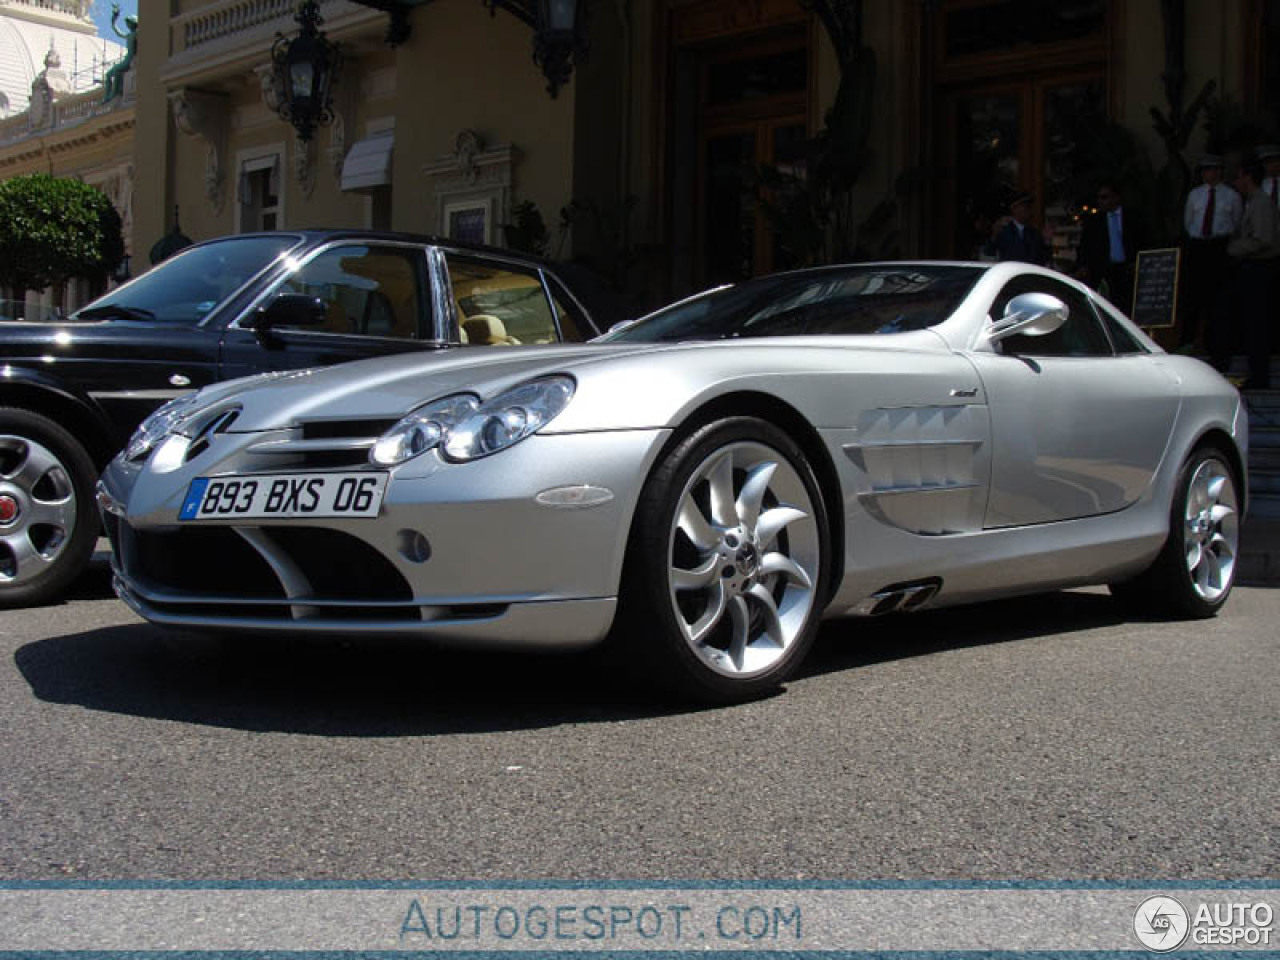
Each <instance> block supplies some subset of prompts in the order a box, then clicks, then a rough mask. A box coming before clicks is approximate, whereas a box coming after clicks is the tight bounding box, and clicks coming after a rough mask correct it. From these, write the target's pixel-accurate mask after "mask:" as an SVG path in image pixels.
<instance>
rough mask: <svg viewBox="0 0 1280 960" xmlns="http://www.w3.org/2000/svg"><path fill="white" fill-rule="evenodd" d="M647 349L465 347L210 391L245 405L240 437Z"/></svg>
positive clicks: (368, 415) (266, 377)
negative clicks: (242, 434)
mask: <svg viewBox="0 0 1280 960" xmlns="http://www.w3.org/2000/svg"><path fill="white" fill-rule="evenodd" d="M651 349H652V346H651V345H648V344H629V345H625V346H624V345H621V344H619V345H617V346H606V345H599V346H596V345H590V346H588V345H585V344H573V345H561V346H548V347H519V348H506V347H486V348H479V347H476V348H459V349H456V350H446V351H439V352H433V353H404V354H397V355H395V356H391V357H378V358H375V359H371V360H359V361H356V362H353V363H342V364H337V365H336V366H331V367H315V368H312V369H309V370H293V371H288V372H280V373H271V374H261V375H258V376H253V377H246V378H244V379H242V380H232V381H227V382H225V383H221V384H217V385H215V386H212V387H207V388H206V389H205V390H204V391H203V392H202V397H204V398H205V399H206V400H208V401H221V400H234V402H235V403H237V404H239V405H240V406H241V408H242V412H241V414H240V416H239V417H238V418H237V420H236V424H235V432H246V431H255V430H268V429H273V428H276V427H280V426H285V425H287V424H292V423H297V422H299V421H304V420H316V419H325V420H327V419H343V420H346V419H349V420H366V419H378V418H385V417H399V416H402V415H403V414H405V413H407V412H408V411H410V410H412V409H414V408H415V407H418V406H421V405H422V404H424V403H427V402H428V401H431V400H434V399H437V398H439V397H443V396H447V395H448V394H452V393H463V392H472V393H476V394H479V395H480V396H481V397H488V396H492V395H493V394H495V393H498V392H499V391H501V390H503V389H504V388H506V387H508V386H510V385H512V384H516V383H519V382H521V381H524V380H527V379H530V378H532V377H536V376H538V375H539V374H545V373H560V372H565V371H569V370H572V369H573V368H575V367H577V366H579V365H580V364H582V363H586V362H590V361H592V360H598V359H601V358H604V357H607V356H613V355H617V354H621V353H626V352H636V351H643V350H651Z"/></svg>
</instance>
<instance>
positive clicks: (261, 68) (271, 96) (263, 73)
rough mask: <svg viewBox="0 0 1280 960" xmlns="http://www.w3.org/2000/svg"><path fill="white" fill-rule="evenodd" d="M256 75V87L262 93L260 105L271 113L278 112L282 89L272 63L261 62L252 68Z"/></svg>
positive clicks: (282, 96) (282, 94)
mask: <svg viewBox="0 0 1280 960" xmlns="http://www.w3.org/2000/svg"><path fill="white" fill-rule="evenodd" d="M253 72H254V73H255V74H257V76H258V89H259V90H260V91H261V93H262V105H263V106H265V107H266V108H267V110H269V111H270V112H271V113H273V114H279V112H280V102H281V101H282V100H283V99H284V89H283V87H282V86H281V85H280V75H279V74H278V73H277V72H276V65H275V64H274V63H270V62H268V63H263V64H259V65H258V66H256V67H254V68H253Z"/></svg>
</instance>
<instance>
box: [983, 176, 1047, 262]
mask: <svg viewBox="0 0 1280 960" xmlns="http://www.w3.org/2000/svg"><path fill="white" fill-rule="evenodd" d="M991 243H992V246H993V247H995V251H996V259H997V260H1022V261H1023V262H1025V263H1038V264H1039V265H1040V266H1042V267H1044V266H1048V264H1049V245H1048V244H1047V243H1045V239H1044V234H1042V233H1041V232H1040V228H1039V227H1036V226H1035V225H1033V224H1032V223H1031V194H1029V193H1020V194H1018V195H1017V196H1016V197H1014V198H1013V199H1012V200H1011V201H1009V216H1007V217H1001V218H1000V219H999V220H997V221H996V224H995V230H994V235H993V237H992V241H991Z"/></svg>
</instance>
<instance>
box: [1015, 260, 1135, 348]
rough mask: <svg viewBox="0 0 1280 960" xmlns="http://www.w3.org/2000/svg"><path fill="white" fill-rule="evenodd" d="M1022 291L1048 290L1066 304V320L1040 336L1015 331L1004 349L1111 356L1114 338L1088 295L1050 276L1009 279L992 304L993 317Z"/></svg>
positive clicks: (1027, 276)
mask: <svg viewBox="0 0 1280 960" xmlns="http://www.w3.org/2000/svg"><path fill="white" fill-rule="evenodd" d="M1023 293H1047V294H1050V295H1051V296H1054V297H1057V298H1058V299H1059V300H1061V301H1062V302H1063V303H1065V304H1066V305H1067V321H1066V323H1064V324H1063V325H1062V326H1060V327H1059V328H1058V329H1057V330H1055V331H1054V332H1053V333H1047V334H1045V335H1044V336H1040V337H1030V336H1025V335H1022V334H1015V335H1014V336H1012V337H1009V338H1007V339H1005V340H1002V341H1001V343H1000V349H1001V351H1002V352H1003V353H1011V354H1019V355H1022V356H1028V357H1109V356H1111V354H1112V351H1111V342H1110V341H1109V340H1108V339H1107V335H1106V333H1105V332H1104V331H1103V329H1102V324H1101V323H1099V321H1098V317H1097V315H1096V314H1095V313H1094V311H1093V307H1092V306H1091V305H1090V303H1089V299H1088V297H1086V296H1085V295H1084V294H1082V293H1080V292H1079V291H1077V290H1074V289H1072V288H1071V287H1068V286H1067V285H1066V284H1065V283H1059V282H1058V281H1056V280H1054V279H1052V278H1051V277H1042V276H1038V275H1030V274H1028V275H1026V276H1021V277H1018V278H1016V279H1014V280H1011V281H1009V283H1008V284H1006V285H1005V288H1004V289H1003V290H1001V291H1000V295H999V296H998V297H996V299H995V302H993V303H992V304H991V316H992V319H997V318H999V317H1002V316H1004V311H1005V307H1006V306H1007V305H1008V303H1009V301H1010V300H1012V299H1013V298H1014V297H1016V296H1018V295H1019V294H1023Z"/></svg>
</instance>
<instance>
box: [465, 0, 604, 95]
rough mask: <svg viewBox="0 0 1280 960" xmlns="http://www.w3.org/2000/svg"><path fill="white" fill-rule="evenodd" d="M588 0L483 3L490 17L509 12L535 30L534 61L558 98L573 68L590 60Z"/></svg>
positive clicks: (552, 93) (496, 0)
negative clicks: (500, 10) (588, 57)
mask: <svg viewBox="0 0 1280 960" xmlns="http://www.w3.org/2000/svg"><path fill="white" fill-rule="evenodd" d="M588 2H589V0H484V3H485V6H487V7H488V8H489V13H490V14H496V13H497V11H498V9H499V8H501V9H503V10H506V11H507V12H508V13H510V14H511V15H512V16H514V17H517V18H518V19H520V20H521V21H523V22H524V23H526V24H528V25H529V26H530V27H532V28H533V62H534V63H536V64H537V65H538V67H539V68H540V69H541V70H542V75H543V76H544V77H546V78H547V93H549V94H551V96H552V97H555V96H556V95H557V94H558V93H559V92H560V88H561V87H562V86H564V85H565V84H566V83H568V82H569V77H570V76H572V75H573V67H574V64H576V63H581V62H582V61H583V60H585V59H586V58H587V53H588V51H589V49H590V48H589V45H588V41H587V9H588Z"/></svg>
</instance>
